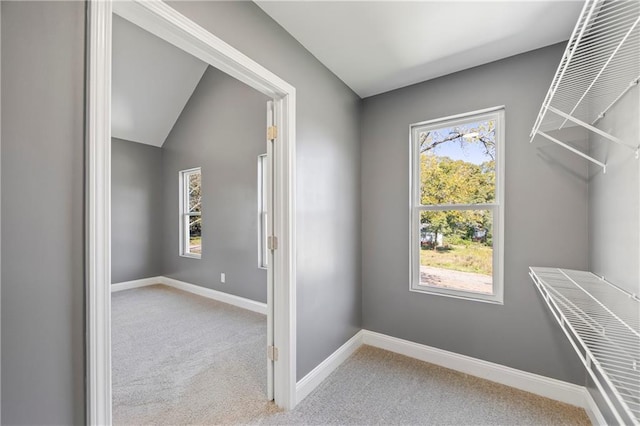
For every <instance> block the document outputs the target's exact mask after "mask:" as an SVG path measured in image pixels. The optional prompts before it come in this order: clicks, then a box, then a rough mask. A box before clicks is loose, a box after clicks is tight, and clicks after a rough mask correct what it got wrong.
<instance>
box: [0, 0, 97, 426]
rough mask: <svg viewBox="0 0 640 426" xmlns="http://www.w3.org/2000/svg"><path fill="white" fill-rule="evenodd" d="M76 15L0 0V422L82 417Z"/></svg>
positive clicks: (66, 6)
mask: <svg viewBox="0 0 640 426" xmlns="http://www.w3.org/2000/svg"><path fill="white" fill-rule="evenodd" d="M84 12H85V5H84V3H82V2H68V3H61V2H55V3H51V2H42V3H40V2H3V3H2V37H1V39H2V73H1V74H2V167H1V170H2V198H3V203H2V247H3V250H2V265H3V268H2V424H64V425H69V424H81V423H83V422H84V385H83V379H84V342H83V334H84V333H83V328H84V319H83V304H84V290H83V281H84V276H83V257H84V249H83V227H84V224H83V211H84V202H83V183H82V182H83V163H84V159H83V139H84V133H83V132H84V127H83V122H84V103H83V100H84V35H85V32H84ZM7 247H10V248H11V249H10V250H8V249H7Z"/></svg>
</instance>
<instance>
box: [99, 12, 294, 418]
mask: <svg viewBox="0 0 640 426" xmlns="http://www.w3.org/2000/svg"><path fill="white" fill-rule="evenodd" d="M88 12H89V23H90V27H89V54H88V60H89V64H88V82H87V87H88V90H87V108H88V111H87V120H88V121H87V141H88V149H87V178H86V179H87V258H86V262H87V282H88V288H87V334H88V339H87V343H88V348H87V370H88V371H87V377H88V389H87V398H88V401H87V411H88V418H87V420H88V422H89V423H90V424H109V423H111V358H110V357H111V340H110V339H111V337H110V336H111V329H110V326H111V324H110V315H111V305H110V284H111V257H110V256H111V241H110V233H111V227H110V225H111V224H110V209H111V199H110V182H111V162H110V160H111V134H110V130H111V116H110V113H111V98H110V92H111V79H110V73H111V37H112V34H111V26H112V13H116V14H118V15H119V16H120V17H122V18H124V19H126V20H128V21H130V22H132V23H134V24H136V25H137V26H139V27H141V28H143V29H145V30H147V31H149V32H150V33H152V34H154V35H156V36H158V37H159V38H161V39H163V40H165V41H167V42H169V43H171V44H173V45H174V46H176V47H178V48H180V49H182V50H184V51H185V52H187V53H190V54H192V55H194V56H195V57H197V58H198V59H200V60H202V61H204V62H205V63H207V64H209V65H212V66H214V67H215V68H218V69H219V70H221V71H223V72H225V73H227V74H229V75H230V76H232V77H234V78H236V79H238V80H240V81H241V82H243V83H245V84H247V85H249V86H251V87H253V88H254V89H257V90H258V91H259V92H261V93H263V94H265V95H267V96H268V97H270V98H271V99H272V101H271V103H270V105H271V108H270V112H269V114H268V123H267V124H268V126H267V127H268V129H269V130H268V138H267V139H268V147H267V150H268V158H270V159H271V161H270V162H269V163H270V167H271V170H272V173H271V180H272V185H271V186H272V188H273V191H272V194H271V196H270V197H268V200H269V201H268V202H269V208H268V211H269V212H270V213H271V215H270V216H271V218H270V219H269V221H268V223H269V224H270V225H269V226H268V230H267V233H268V241H269V243H268V244H269V253H270V254H269V256H270V257H269V261H270V267H269V271H270V273H269V280H270V281H269V282H270V284H271V285H270V286H269V287H270V288H272V289H273V290H272V291H270V292H269V295H268V306H269V307H270V309H269V310H268V322H269V323H271V324H272V326H270V327H268V328H269V329H270V332H269V333H268V335H269V336H268V338H269V339H270V341H269V342H272V343H271V344H269V348H268V350H267V351H266V352H267V354H268V358H269V361H267V362H268V366H269V371H270V374H269V375H268V377H269V378H270V377H273V379H272V380H271V379H269V382H270V385H269V386H268V389H272V391H271V392H269V395H268V396H269V398H273V399H274V400H275V402H276V404H277V405H279V406H281V407H283V408H285V409H291V408H293V406H294V405H295V401H296V394H295V379H296V376H295V238H294V236H295V231H294V230H295V224H294V206H295V182H294V178H295V89H294V88H293V87H292V86H290V85H289V84H287V83H286V82H284V81H283V80H281V79H280V78H278V77H277V76H275V75H274V74H272V73H270V72H269V71H268V70H266V69H264V68H262V67H261V66H260V65H259V64H257V63H255V62H253V61H252V60H251V59H250V58H247V57H246V56H244V55H242V54H241V53H240V52H238V51H236V50H235V49H233V48H232V47H230V46H229V45H227V44H226V43H224V42H223V41H222V40H220V39H218V38H216V37H215V36H214V35H212V34H211V33H209V32H207V31H206V30H204V29H203V28H201V27H199V26H198V25H197V24H195V23H193V22H192V21H190V20H188V19H187V18H185V17H184V16H182V15H180V14H179V13H177V12H176V11H175V10H174V9H172V8H171V7H169V6H167V5H166V4H164V3H162V2H144V1H135V0H131V1H122V2H113V3H112V2H111V1H91V2H90V4H89V11H88ZM271 372H272V373H271Z"/></svg>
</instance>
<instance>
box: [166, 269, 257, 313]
mask: <svg viewBox="0 0 640 426" xmlns="http://www.w3.org/2000/svg"><path fill="white" fill-rule="evenodd" d="M161 278H162V284H164V285H167V286H169V287H173V288H177V289H178V290H184V291H188V292H189V293H193V294H197V295H198V296H202V297H206V298H208V299H214V300H217V301H219V302H223V303H228V304H229V305H234V306H237V307H239V308H243V309H247V310H249V311H253V312H257V313H259V314H263V315H267V304H266V303H262V302H256V301H255V300H251V299H247V298H244V297H240V296H235V295H233V294H229V293H225V292H222V291H218V290H213V289H210V288H206V287H200V286H199V285H194V284H189V283H186V282H184V281H178V280H175V279H173V278H169V277H161Z"/></svg>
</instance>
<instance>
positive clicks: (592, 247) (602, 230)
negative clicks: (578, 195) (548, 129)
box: [589, 86, 640, 294]
mask: <svg viewBox="0 0 640 426" xmlns="http://www.w3.org/2000/svg"><path fill="white" fill-rule="evenodd" d="M639 97H640V90H639V88H638V87H637V86H636V87H635V88H634V89H632V90H630V91H629V92H627V94H626V95H625V96H624V97H623V98H622V99H620V101H619V102H618V103H617V104H616V105H615V106H614V107H613V108H612V109H611V110H610V111H609V113H607V115H606V116H605V117H604V118H603V119H602V120H601V121H599V122H598V127H599V128H601V129H603V130H604V131H607V132H610V133H611V134H612V135H614V136H617V137H619V138H620V139H622V140H623V141H626V143H628V144H635V145H637V144H638V143H639V142H640V141H639V140H638V135H640V123H639V120H638V117H640V108H639V105H640V102H639V100H640V98H639ZM590 147H591V154H592V155H593V156H594V157H595V158H598V159H604V161H605V163H606V164H607V173H602V169H600V168H599V167H595V166H593V167H591V180H590V182H589V255H590V256H589V261H590V267H591V271H592V272H594V273H596V274H598V275H604V277H605V278H606V279H607V280H608V281H610V282H612V283H614V284H616V285H619V286H620V287H622V288H625V289H626V290H627V291H630V292H632V293H635V294H639V293H640V200H639V199H640V162H639V161H638V160H636V158H635V156H634V153H633V151H631V150H629V149H627V148H625V147H623V146H620V145H618V144H615V143H613V142H610V141H607V140H606V139H603V138H602V137H601V136H599V135H596V134H595V133H591V135H590Z"/></svg>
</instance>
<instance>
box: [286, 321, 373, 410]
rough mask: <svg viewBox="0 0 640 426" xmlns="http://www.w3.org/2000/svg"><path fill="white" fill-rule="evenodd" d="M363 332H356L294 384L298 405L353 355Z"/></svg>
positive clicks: (360, 344) (360, 342)
mask: <svg viewBox="0 0 640 426" xmlns="http://www.w3.org/2000/svg"><path fill="white" fill-rule="evenodd" d="M363 332H364V330H360V331H358V332H357V333H356V334H355V335H354V336H353V337H352V338H351V339H349V340H347V341H346V342H345V344H343V345H342V346H340V347H339V348H338V349H336V351H335V352H334V353H332V354H331V355H329V356H328V357H327V359H325V360H324V361H322V362H321V363H320V364H318V366H317V367H316V368H314V369H313V370H311V371H310V372H309V373H308V374H307V375H306V376H304V377H303V378H302V379H300V381H299V382H298V383H297V384H296V400H297V403H298V404H299V403H300V401H302V400H303V399H305V398H306V397H307V396H308V395H309V394H310V393H311V392H313V391H314V389H315V388H317V387H318V386H319V385H320V383H322V382H323V381H324V379H326V378H327V377H329V375H330V374H331V373H333V372H334V371H335V369H336V368H338V367H339V366H340V364H342V363H343V362H345V361H346V360H347V358H349V357H350V356H351V355H353V353H354V352H355V351H357V350H358V348H359V347H360V346H362V336H363Z"/></svg>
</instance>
